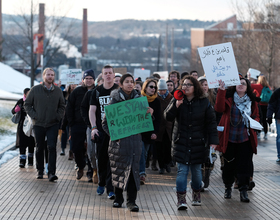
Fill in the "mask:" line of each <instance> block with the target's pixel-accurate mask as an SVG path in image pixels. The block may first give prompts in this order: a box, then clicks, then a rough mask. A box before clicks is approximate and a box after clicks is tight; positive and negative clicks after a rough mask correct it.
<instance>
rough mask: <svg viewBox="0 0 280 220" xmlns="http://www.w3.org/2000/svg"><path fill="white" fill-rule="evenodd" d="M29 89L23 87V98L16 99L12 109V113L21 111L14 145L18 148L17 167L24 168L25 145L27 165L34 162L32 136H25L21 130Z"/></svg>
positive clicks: (31, 164)
mask: <svg viewBox="0 0 280 220" xmlns="http://www.w3.org/2000/svg"><path fill="white" fill-rule="evenodd" d="M29 91H30V89H29V88H25V89H24V90H23V98H22V99H20V100H18V101H17V103H16V105H15V107H14V108H13V109H12V113H13V114H16V113H17V112H21V113H20V114H21V115H20V121H19V123H18V126H17V139H16V147H18V148H19V154H20V155H19V167H20V168H24V167H25V164H26V147H28V157H27V158H28V166H33V162H34V147H35V141H34V137H32V136H30V137H28V136H26V135H25V133H24V132H23V122H24V119H25V116H26V112H25V110H24V107H23V104H24V102H25V100H26V97H27V95H28V93H29Z"/></svg>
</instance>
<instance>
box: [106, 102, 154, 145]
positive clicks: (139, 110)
mask: <svg viewBox="0 0 280 220" xmlns="http://www.w3.org/2000/svg"><path fill="white" fill-rule="evenodd" d="M147 107H149V104H148V101H147V97H140V98H136V99H131V100H127V101H123V102H119V103H116V104H112V105H107V106H105V113H106V118H107V124H108V128H109V132H110V138H111V140H112V141H114V140H119V139H121V138H125V137H128V136H130V135H133V134H139V133H143V132H146V131H153V130H154V126H153V121H152V117H151V114H150V113H148V114H146V112H147Z"/></svg>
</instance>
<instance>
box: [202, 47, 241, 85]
mask: <svg viewBox="0 0 280 220" xmlns="http://www.w3.org/2000/svg"><path fill="white" fill-rule="evenodd" d="M197 50H198V53H199V56H200V59H201V62H202V66H203V69H204V72H205V76H206V79H207V82H208V86H209V88H218V87H219V83H218V80H220V79H221V80H223V81H224V82H225V85H226V86H235V85H240V80H239V75H238V70H237V66H236V61H235V57H234V53H233V49H232V45H231V42H228V43H223V44H217V45H212V46H207V47H200V48H198V49H197Z"/></svg>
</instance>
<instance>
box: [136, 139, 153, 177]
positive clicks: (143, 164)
mask: <svg viewBox="0 0 280 220" xmlns="http://www.w3.org/2000/svg"><path fill="white" fill-rule="evenodd" d="M142 143H143V146H142V154H141V158H140V163H139V164H140V166H139V175H145V176H146V160H147V156H148V151H149V149H150V146H151V144H146V143H144V142H142Z"/></svg>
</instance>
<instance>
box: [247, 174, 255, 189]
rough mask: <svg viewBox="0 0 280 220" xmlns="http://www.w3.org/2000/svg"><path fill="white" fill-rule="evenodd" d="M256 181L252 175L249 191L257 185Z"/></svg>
mask: <svg viewBox="0 0 280 220" xmlns="http://www.w3.org/2000/svg"><path fill="white" fill-rule="evenodd" d="M255 185H256V184H255V182H254V181H253V177H250V182H249V186H248V191H251V190H252V189H253V188H254V187H255Z"/></svg>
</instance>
